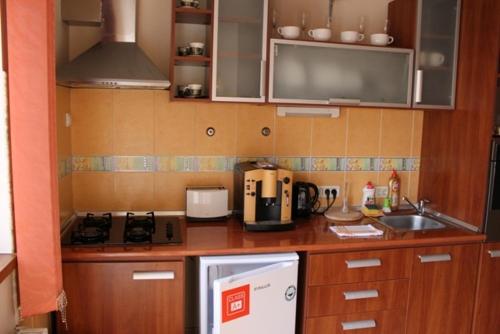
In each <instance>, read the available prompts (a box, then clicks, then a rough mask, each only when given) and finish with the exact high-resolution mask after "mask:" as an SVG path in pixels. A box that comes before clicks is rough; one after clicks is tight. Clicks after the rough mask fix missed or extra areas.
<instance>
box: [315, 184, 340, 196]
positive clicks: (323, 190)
mask: <svg viewBox="0 0 500 334" xmlns="http://www.w3.org/2000/svg"><path fill="white" fill-rule="evenodd" d="M326 189H330V194H331V192H332V190H333V189H335V190H337V198H339V196H340V186H318V190H319V197H320V198H326ZM331 198H332V195H330V199H331Z"/></svg>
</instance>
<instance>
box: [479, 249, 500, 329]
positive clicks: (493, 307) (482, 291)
mask: <svg viewBox="0 0 500 334" xmlns="http://www.w3.org/2000/svg"><path fill="white" fill-rule="evenodd" d="M499 332H500V243H491V244H484V245H483V248H482V250H481V264H480V269H479V282H478V288H477V294H476V310H475V319H474V331H473V333H474V334H498V333H499Z"/></svg>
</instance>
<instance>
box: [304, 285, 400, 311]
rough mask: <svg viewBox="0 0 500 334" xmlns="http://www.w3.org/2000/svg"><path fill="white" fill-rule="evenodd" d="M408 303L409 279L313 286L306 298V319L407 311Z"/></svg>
mask: <svg viewBox="0 0 500 334" xmlns="http://www.w3.org/2000/svg"><path fill="white" fill-rule="evenodd" d="M407 300H408V280H407V279H401V280H390V281H380V282H363V283H351V284H341V285H324V286H314V287H310V288H309V291H308V294H307V316H308V317H320V316H326V315H337V314H344V313H356V312H371V311H385V310H405V309H406V301H407Z"/></svg>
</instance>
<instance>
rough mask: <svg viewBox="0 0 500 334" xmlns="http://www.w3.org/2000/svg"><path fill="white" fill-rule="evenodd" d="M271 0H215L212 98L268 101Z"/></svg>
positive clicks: (217, 99)
mask: <svg viewBox="0 0 500 334" xmlns="http://www.w3.org/2000/svg"><path fill="white" fill-rule="evenodd" d="M267 9H268V0H215V2H214V15H215V16H214V52H213V62H214V64H213V73H212V100H214V101H240V102H264V101H265V93H264V87H265V69H266V53H267V52H266V39H267Z"/></svg>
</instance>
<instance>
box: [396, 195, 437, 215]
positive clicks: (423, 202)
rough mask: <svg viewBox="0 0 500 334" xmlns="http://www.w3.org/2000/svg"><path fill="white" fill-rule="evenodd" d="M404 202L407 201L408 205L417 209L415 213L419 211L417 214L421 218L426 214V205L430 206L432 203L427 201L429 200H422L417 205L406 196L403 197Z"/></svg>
mask: <svg viewBox="0 0 500 334" xmlns="http://www.w3.org/2000/svg"><path fill="white" fill-rule="evenodd" d="M403 201H406V202H407V203H408V204H410V206H411V207H412V208H414V209H415V211H417V214H418V215H419V216H422V215H423V214H424V213H425V205H426V204H429V203H430V202H431V201H429V200H427V199H421V200H420V201H419V202H418V204H417V205H415V204H413V203H412V202H411V201H410V200H409V199H408V197H406V196H403Z"/></svg>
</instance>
